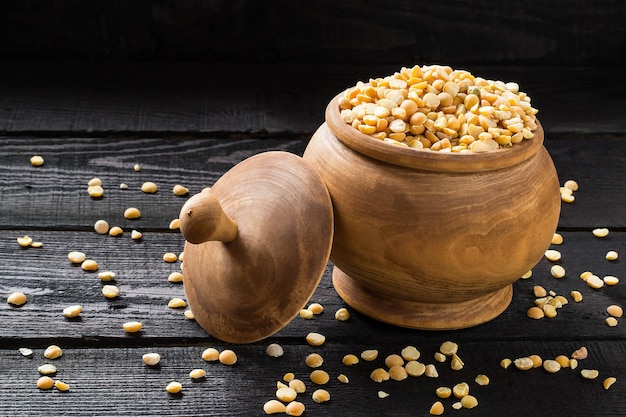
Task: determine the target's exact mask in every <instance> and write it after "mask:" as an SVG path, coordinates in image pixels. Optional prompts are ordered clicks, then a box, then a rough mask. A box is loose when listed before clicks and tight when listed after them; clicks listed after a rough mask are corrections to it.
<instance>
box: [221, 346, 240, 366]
mask: <svg viewBox="0 0 626 417" xmlns="http://www.w3.org/2000/svg"><path fill="white" fill-rule="evenodd" d="M218 360H219V361H220V363H221V364H224V365H234V364H236V363H237V354H235V352H233V351H232V350H230V349H225V350H223V351H221V352H220V354H219V357H218Z"/></svg>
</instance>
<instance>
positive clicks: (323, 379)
mask: <svg viewBox="0 0 626 417" xmlns="http://www.w3.org/2000/svg"><path fill="white" fill-rule="evenodd" d="M309 378H310V379H311V382H312V383H314V384H317V385H324V384H326V383H327V382H328V380H329V379H330V376H329V375H328V373H327V372H326V371H323V370H321V369H316V370H315V371H313V372H311V374H310V375H309Z"/></svg>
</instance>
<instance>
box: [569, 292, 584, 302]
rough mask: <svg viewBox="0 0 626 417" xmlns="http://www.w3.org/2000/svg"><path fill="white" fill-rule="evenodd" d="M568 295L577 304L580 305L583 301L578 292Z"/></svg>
mask: <svg viewBox="0 0 626 417" xmlns="http://www.w3.org/2000/svg"><path fill="white" fill-rule="evenodd" d="M570 295H571V296H572V299H573V300H574V301H575V302H577V303H580V302H581V301H582V300H583V295H582V294H581V292H580V291H576V290H574V291H572V292H571V293H570Z"/></svg>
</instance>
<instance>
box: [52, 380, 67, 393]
mask: <svg viewBox="0 0 626 417" xmlns="http://www.w3.org/2000/svg"><path fill="white" fill-rule="evenodd" d="M54 387H55V388H56V389H58V390H59V391H63V392H65V391H69V390H70V386H69V384H67V383H65V382H63V381H54Z"/></svg>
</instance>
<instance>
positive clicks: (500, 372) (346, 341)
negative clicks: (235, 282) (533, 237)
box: [0, 0, 626, 417]
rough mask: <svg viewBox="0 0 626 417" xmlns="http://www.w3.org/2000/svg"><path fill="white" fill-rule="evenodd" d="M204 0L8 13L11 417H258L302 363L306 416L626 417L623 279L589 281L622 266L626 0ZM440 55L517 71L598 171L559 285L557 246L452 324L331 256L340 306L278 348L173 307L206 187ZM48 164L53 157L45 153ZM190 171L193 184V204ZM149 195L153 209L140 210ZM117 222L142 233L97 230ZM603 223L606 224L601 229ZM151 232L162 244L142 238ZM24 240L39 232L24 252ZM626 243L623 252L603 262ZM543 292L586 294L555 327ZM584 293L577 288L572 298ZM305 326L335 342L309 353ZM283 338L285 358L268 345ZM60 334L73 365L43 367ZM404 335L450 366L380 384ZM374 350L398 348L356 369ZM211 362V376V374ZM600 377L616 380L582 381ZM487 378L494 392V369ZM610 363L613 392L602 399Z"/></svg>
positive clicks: (566, 221)
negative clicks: (563, 364) (553, 365)
mask: <svg viewBox="0 0 626 417" xmlns="http://www.w3.org/2000/svg"><path fill="white" fill-rule="evenodd" d="M62 3H63V4H62ZM208 3H210V5H206V4H207V2H197V1H186V2H176V5H174V4H173V3H169V2H163V1H160V0H142V1H137V2H132V3H128V4H124V3H120V2H93V3H91V4H90V5H89V6H86V4H85V3H84V2H78V1H69V2H54V3H49V2H40V1H37V0H28V1H23V2H8V1H5V2H2V4H0V8H1V9H2V13H0V23H2V24H0V35H2V36H0V39H1V42H0V56H1V57H2V62H1V63H0V296H2V299H3V302H1V303H0V388H1V389H2V395H1V398H0V416H148V415H152V416H157V415H158V416H232V415H236V416H261V415H264V413H263V404H264V403H265V402H266V401H268V400H270V399H273V398H275V392H276V387H277V382H278V381H281V380H282V378H283V376H284V375H285V374H286V373H289V372H292V373H294V374H295V376H296V377H297V378H299V379H301V380H303V381H305V383H306V385H307V391H306V392H305V393H303V394H300V395H298V400H299V401H301V402H302V403H304V404H305V406H306V412H305V415H307V416H407V417H408V416H427V415H429V409H430V407H431V405H432V404H433V403H434V402H435V401H437V400H438V398H437V396H436V395H435V389H436V388H437V387H440V386H447V387H452V386H454V385H455V384H458V383H461V382H467V383H468V384H469V386H470V393H471V394H472V395H474V396H475V397H476V398H477V399H478V402H479V405H478V407H477V408H475V409H471V410H465V409H464V410H454V409H453V408H452V404H453V402H454V400H452V399H445V400H441V401H442V402H443V403H444V405H445V408H446V412H445V414H444V415H458V416H530V415H543V414H550V415H563V416H581V417H582V416H626V403H625V402H624V398H625V397H626V382H625V381H626V361H625V358H626V330H625V327H624V326H625V325H624V324H623V323H622V321H623V319H618V325H617V326H615V327H610V326H608V325H607V324H606V322H605V320H606V318H607V317H608V314H607V311H606V308H607V307H608V306H609V305H613V304H617V305H620V306H623V307H624V304H625V301H624V300H625V299H626V287H625V285H626V284H624V283H623V282H622V283H619V284H618V285H616V286H611V287H609V286H606V287H603V288H600V289H592V288H590V287H589V286H587V284H586V283H585V282H584V281H583V280H581V279H580V278H579V275H580V274H581V273H582V272H583V271H592V272H594V273H595V274H596V275H598V276H600V277H603V276H606V275H613V276H616V277H619V278H621V279H622V280H624V279H626V270H625V268H624V259H623V258H624V257H626V136H625V135H626V122H625V120H626V118H625V117H624V115H625V114H626V101H625V100H624V97H626V87H625V84H624V82H623V79H624V74H625V69H624V67H623V64H622V63H621V60H622V56H623V52H624V45H625V44H626V38H625V34H624V30H623V19H624V16H625V15H626V10H625V8H624V3H623V2H620V1H618V0H611V1H606V2H603V3H602V4H595V5H594V4H591V5H590V4H588V2H583V1H575V2H565V1H555V2H550V3H549V4H546V3H545V2H541V1H530V2H524V3H523V4H521V3H519V2H513V1H505V2H502V5H500V4H499V6H500V8H497V9H496V8H494V7H495V6H494V4H493V2H486V1H472V2H455V3H454V6H450V5H449V4H444V3H441V4H421V3H420V2H414V1H413V0H398V1H397V2H396V3H397V4H396V7H395V8H394V9H391V8H389V7H388V6H387V5H386V3H385V4H383V3H384V2H375V1H372V2H369V1H364V0H354V1H346V2H340V3H341V4H334V3H335V2H332V1H327V0H324V1H319V2H312V3H307V5H306V7H305V6H304V5H303V4H297V3H295V2H289V1H287V0H279V1H258V2H257V1H247V0H242V1H239V2H227V1H222V2H220V1H215V2H208ZM592 3H593V2H592ZM420 4H421V5H420ZM416 22H420V23H419V24H416ZM490 22H491V23H490ZM494 22H497V24H495V23H494ZM593 28H601V30H596V31H593V30H592V29H593ZM459 36H461V38H463V39H460V38H459ZM512 45H514V46H515V47H513V46H512ZM432 62H437V63H446V64H450V65H452V66H457V67H459V66H462V67H464V68H466V69H468V70H470V71H471V72H472V73H474V74H476V75H481V76H484V77H486V78H491V79H500V80H504V81H516V82H518V83H519V84H520V86H521V89H522V90H523V91H526V92H527V93H528V94H529V95H530V96H531V97H532V100H533V104H534V106H535V107H536V108H538V109H539V111H540V112H539V114H538V117H539V119H540V120H541V122H542V124H543V126H544V129H545V132H546V141H545V146H546V148H547V149H548V151H549V152H550V154H551V156H552V158H553V160H554V163H555V165H556V168H557V171H558V174H559V179H560V181H561V183H563V182H564V181H565V180H568V179H574V180H576V181H577V182H578V184H579V185H580V189H579V190H578V191H577V192H576V193H575V197H576V200H575V201H574V202H573V203H570V204H565V203H564V204H563V206H562V212H561V218H560V221H559V227H558V229H559V232H560V233H561V234H562V235H563V237H564V242H563V244H562V245H560V246H554V248H555V249H558V250H559V251H561V252H562V259H561V260H560V261H559V262H557V263H560V264H561V265H562V266H563V267H564V268H565V270H566V276H565V277H564V278H562V279H555V278H553V277H552V276H551V275H550V267H551V266H552V265H553V264H554V262H551V261H548V260H547V259H542V260H541V261H540V262H539V263H538V264H537V265H536V267H534V268H533V274H532V277H531V278H529V279H520V280H519V281H517V282H516V283H515V284H514V298H513V301H512V303H511V305H510V306H509V308H508V309H507V310H506V311H505V312H504V313H503V314H502V315H500V316H499V317H497V318H496V319H494V320H492V321H491V322H488V323H486V324H483V325H480V326H477V327H474V328H470V329H463V330H457V331H445V332H428V331H419V330H411V329H403V328H398V327H393V326H390V325H385V324H382V323H380V322H377V321H375V320H373V319H370V318H368V317H365V316H363V315H362V314H360V313H359V312H358V311H355V310H353V309H352V308H350V306H347V305H346V304H345V303H344V302H343V301H342V300H341V298H340V297H339V296H338V295H337V294H336V292H335V290H334V289H333V286H332V282H331V278H330V276H331V275H330V274H331V271H332V264H331V263H329V264H328V267H327V269H326V272H325V274H324V276H323V278H322V281H321V284H320V285H319V287H318V288H317V290H316V292H315V294H314V295H313V296H312V298H311V300H310V302H318V303H320V304H322V305H323V307H324V312H323V313H322V314H321V315H317V316H315V317H314V318H313V319H311V320H305V319H302V318H300V317H296V318H294V319H293V321H291V322H290V323H289V324H288V325H287V326H286V327H285V328H284V329H282V330H281V331H279V332H278V333H276V334H275V335H272V336H270V337H268V338H267V339H266V340H263V341H260V342H256V343H252V344H247V345H231V344H228V343H224V342H222V341H220V340H217V339H216V338H214V337H212V336H211V335H208V334H207V333H206V332H204V331H203V330H202V328H200V326H199V325H198V324H197V323H196V322H194V321H191V320H188V319H186V318H185V317H184V314H183V312H184V309H171V308H168V306H167V303H168V301H169V300H171V299H172V298H174V297H181V298H184V297H185V295H184V288H183V284H181V283H172V282H169V281H168V279H167V278H168V275H169V274H170V273H171V272H173V271H179V270H180V263H179V262H174V263H166V262H164V261H163V255H164V254H165V253H167V252H172V253H175V254H178V253H180V252H181V251H182V250H183V245H184V240H183V238H182V236H181V234H180V233H179V231H178V230H172V229H170V228H169V224H170V222H171V221H172V220H173V219H175V218H177V217H178V214H179V211H180V208H181V207H182V205H183V204H184V202H185V201H186V200H187V198H188V197H189V195H193V194H195V193H198V192H200V191H201V190H202V189H203V188H204V187H207V186H211V185H212V184H213V183H214V182H215V181H216V180H217V179H218V178H219V177H220V176H221V175H223V174H224V173H225V172H226V171H227V170H228V169H230V168H231V167H233V166H234V165H235V164H237V163H238V162H240V161H242V160H244V159H246V158H247V157H249V156H252V155H255V154H258V153H260V152H265V151H270V150H283V151H287V152H292V153H295V154H298V155H301V154H302V152H303V151H304V149H305V148H306V145H307V141H308V139H309V138H310V137H311V135H312V134H313V132H314V131H315V129H316V128H317V127H318V126H319V125H320V124H321V123H323V121H324V114H323V111H324V108H325V106H326V103H327V102H328V100H329V99H330V98H331V97H333V96H334V95H335V94H336V93H338V92H339V91H341V90H343V89H344V88H346V87H348V86H351V85H353V84H354V83H355V82H356V81H357V80H362V79H367V78H368V77H370V76H384V75H387V74H389V73H391V72H393V71H396V70H397V69H398V68H399V67H400V66H402V65H405V66H412V65H415V64H420V65H421V64H424V63H432ZM33 155H41V156H43V157H44V159H45V163H44V165H42V166H39V167H34V166H32V165H31V164H30V162H29V158H30V157H31V156H33ZM137 164H138V165H140V167H141V169H140V170H139V171H136V170H135V169H134V166H135V165H137ZM94 177H98V178H101V179H102V182H103V186H104V196H103V197H102V198H99V199H94V198H91V197H90V196H89V195H88V194H87V183H88V181H89V180H90V179H92V178H94ZM146 181H152V182H155V183H156V184H157V185H158V187H159V190H158V192H157V193H156V194H145V193H143V192H142V191H141V190H140V187H141V185H142V183H144V182H146ZM520 181H524V178H520ZM122 183H124V184H127V185H128V188H127V189H121V188H120V184H122ZM175 184H182V185H184V186H186V187H188V188H189V190H190V194H189V195H188V196H182V197H181V196H175V195H174V194H173V193H172V187H173V186H174V185H175ZM131 206H133V207H137V208H139V209H140V210H141V213H142V216H141V218H140V219H137V220H127V219H125V218H124V217H123V212H124V210H125V209H126V208H128V207H131ZM541 215H542V213H537V216H541ZM98 219H105V220H107V221H108V222H109V223H110V225H111V226H120V227H122V228H123V230H124V233H123V235H122V236H118V237H111V236H108V235H98V234H96V233H95V232H94V231H93V224H94V222H95V221H96V220H98ZM598 227H606V228H608V229H609V231H610V233H609V235H608V236H607V237H606V238H597V237H595V236H593V234H592V230H593V229H595V228H598ZM133 229H136V230H139V231H141V232H142V233H143V237H142V239H140V240H137V241H135V240H132V239H131V236H130V235H131V231H132V230H133ZM24 235H29V236H31V237H32V238H33V239H34V240H35V241H37V242H42V243H43V246H42V247H40V248H35V247H28V248H23V247H20V246H19V245H18V243H17V238H19V237H22V236H24ZM609 250H615V251H617V252H618V253H619V254H620V255H621V258H619V259H618V260H616V261H608V260H606V259H605V254H606V253H607V252H608V251H609ZM70 251H82V252H84V253H85V254H86V255H87V256H88V257H89V258H91V259H94V260H96V261H97V262H98V263H99V266H100V271H106V270H109V271H114V272H115V273H116V279H115V282H114V284H115V285H117V286H118V287H119V289H120V295H119V297H117V298H114V299H106V298H105V297H104V296H103V295H102V292H101V290H102V287H103V285H104V284H103V283H102V282H101V281H100V279H99V278H98V276H97V274H96V273H93V272H91V273H90V272H86V271H83V270H82V269H80V268H79V267H76V266H74V265H72V264H71V263H70V262H69V261H68V259H67V255H68V253H69V252H70ZM207 267H210V266H207ZM535 285H541V286H543V287H545V288H546V289H547V290H552V291H554V292H555V293H556V294H559V295H563V296H565V297H566V298H567V299H568V300H569V303H568V304H566V305H564V306H563V307H562V308H561V309H559V310H558V315H557V316H556V317H554V318H552V319H547V318H544V319H541V320H532V319H529V318H527V317H526V311H527V309H528V308H529V307H531V306H532V305H533V303H534V300H535V296H534V295H533V287H534V286H535ZM573 290H577V291H580V292H581V293H582V294H583V297H584V298H583V300H582V301H581V302H579V303H575V302H573V300H572V297H571V295H570V294H571V291H573ZM16 291H18V292H23V293H24V294H26V295H27V297H28V301H27V303H26V304H25V305H23V306H21V307H15V306H11V305H9V304H8V303H6V302H4V300H5V299H6V297H7V296H8V295H9V294H11V293H12V292H16ZM75 304H79V305H82V307H83V312H82V314H81V315H80V317H79V318H74V319H68V318H66V317H64V316H63V314H62V311H63V309H64V308H65V307H67V306H70V305H75ZM343 307H346V308H348V310H349V311H350V313H351V318H350V320H348V321H346V322H340V321H337V320H335V318H334V313H335V311H337V310H338V309H340V308H343ZM134 320H136V321H140V322H142V323H143V330H142V331H141V332H140V333H138V334H128V333H126V332H125V331H124V330H123V328H122V324H123V323H124V322H127V321H134ZM309 332H318V333H322V334H323V335H325V336H326V343H325V344H324V345H323V346H321V347H317V348H313V347H311V346H309V345H308V344H307V343H306V341H305V336H306V335H307V333H309ZM448 340H449V341H454V342H456V343H458V345H459V352H458V354H459V356H460V357H461V359H462V360H463V361H464V362H465V366H464V367H463V369H461V370H452V369H451V367H450V361H449V360H448V361H446V362H445V363H439V362H437V361H436V360H435V358H434V355H435V353H436V352H437V351H438V349H439V346H440V345H441V343H442V342H444V341H448ZM270 343H278V344H280V345H281V346H282V347H283V349H284V355H283V356H282V357H280V358H273V357H269V356H268V355H267V354H266V352H265V350H266V347H267V346H268V345H269V344H270ZM53 344H54V345H58V346H60V347H61V348H62V350H63V356H62V357H60V358H58V359H54V360H49V359H46V358H44V356H43V352H44V350H45V349H46V348H47V347H48V346H50V345H53ZM408 345H412V346H415V347H417V348H418V349H419V350H420V352H421V358H420V361H421V362H423V363H427V364H430V363H432V364H435V365H436V367H437V369H438V373H439V376H438V377H437V378H430V377H426V376H421V377H409V378H408V379H406V380H404V381H386V382H383V383H375V382H373V381H372V380H371V379H370V373H371V372H372V370H373V369H375V368H378V367H381V366H384V364H383V360H384V358H385V357H386V356H387V355H390V354H394V353H399V352H400V351H401V349H402V348H404V347H405V346H408ZM583 346H584V347H586V348H587V349H588V352H589V355H588V358H586V359H584V360H581V361H580V362H579V366H578V367H577V368H576V369H562V370H561V371H559V372H558V373H556V374H549V373H548V372H546V371H544V370H543V369H532V370H528V371H521V370H518V369H516V368H515V367H514V366H511V367H509V368H508V369H504V368H502V367H501V366H500V361H501V360H502V359H505V358H510V359H512V360H514V359H516V358H519V357H525V356H529V355H532V354H537V355H540V356H541V357H542V358H543V359H553V358H555V357H556V356H558V355H567V356H569V355H570V354H572V352H574V351H575V350H577V349H579V348H580V347H583ZM209 347H213V348H216V349H219V350H220V351H221V350H224V349H232V350H233V351H235V352H236V354H237V356H238V362H237V363H236V364H235V365H233V366H226V365H222V364H219V363H209V362H205V361H204V360H203V359H202V357H201V354H202V352H203V350H204V349H206V348H209ZM19 348H29V349H32V351H33V354H32V356H30V357H25V356H23V355H22V354H21V353H20V352H19V351H18V349H19ZM366 349H377V350H378V351H379V358H378V359H377V360H376V361H374V362H365V361H361V363H359V364H357V365H355V366H351V367H347V366H345V365H343V364H342V363H341V360H342V358H343V356H344V355H346V354H350V353H351V354H355V355H357V356H358V355H359V354H360V353H361V352H362V351H364V350H366ZM149 352H157V353H159V354H160V355H161V362H160V365H159V366H157V367H149V366H146V365H145V364H144V363H143V362H142V355H143V354H145V353H149ZM312 352H317V353H319V354H321V355H322V356H323V358H324V363H323V367H322V368H323V369H324V370H326V371H327V372H328V373H329V374H330V377H331V378H330V381H329V382H328V384H327V385H325V386H324V387H323V388H325V389H327V390H328V391H329V392H330V394H331V400H330V401H329V402H327V403H323V404H317V403H315V402H314V401H313V400H312V393H313V391H314V390H315V389H317V388H318V387H317V386H314V385H313V384H312V383H311V382H310V380H309V374H310V372H311V369H310V368H308V367H307V366H306V364H305V358H306V356H307V355H308V354H309V353H312ZM44 363H52V364H54V365H55V366H56V367H57V369H58V370H57V373H56V375H54V378H55V379H58V380H61V381H64V382H66V383H68V384H69V385H70V390H69V391H68V392H61V391H59V390H57V389H51V390H40V389H38V388H37V386H36V382H37V379H38V378H39V373H38V367H39V366H40V365H42V364H44ZM196 368H202V369H204V370H206V371H207V376H206V378H204V379H201V380H198V381H192V380H191V379H190V378H189V376H188V374H189V372H190V371H191V370H192V369H196ZM582 369H595V370H597V371H599V376H598V378H597V379H595V380H589V379H585V378H583V377H582V376H581V370H582ZM340 374H345V375H346V376H347V377H348V379H349V383H342V382H340V381H339V380H338V379H337V377H338V375H340ZM478 374H485V375H487V376H488V377H489V378H490V384H489V385H487V386H479V385H478V384H477V383H476V382H474V379H475V378H476V376H477V375H478ZM607 377H615V378H616V379H617V382H616V383H615V384H614V385H613V386H612V387H611V388H610V389H608V390H605V389H604V388H603V381H604V380H605V378H607ZM171 381H179V382H181V383H182V385H183V389H182V392H181V393H180V394H178V395H172V394H169V393H168V392H166V390H165V387H166V386H167V384H168V383H170V382H171ZM379 391H384V392H385V393H387V394H388V395H389V396H388V397H386V398H379V395H378V393H379Z"/></svg>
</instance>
